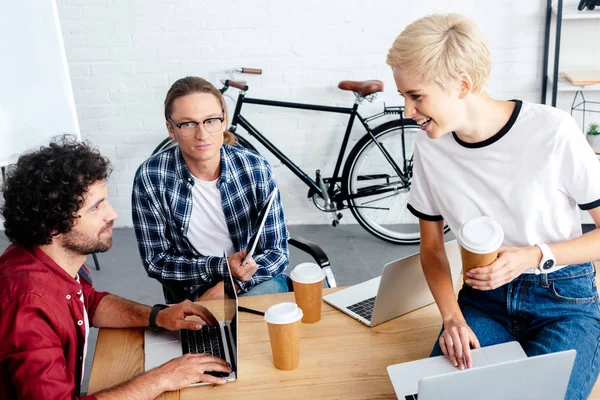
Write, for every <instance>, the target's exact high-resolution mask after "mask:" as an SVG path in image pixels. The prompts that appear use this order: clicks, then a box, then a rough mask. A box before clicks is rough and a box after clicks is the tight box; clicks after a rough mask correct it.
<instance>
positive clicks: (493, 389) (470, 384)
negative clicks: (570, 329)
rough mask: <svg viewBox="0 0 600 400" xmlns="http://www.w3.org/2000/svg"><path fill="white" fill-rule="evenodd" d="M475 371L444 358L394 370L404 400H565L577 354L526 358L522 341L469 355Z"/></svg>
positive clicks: (392, 374)
mask: <svg viewBox="0 0 600 400" xmlns="http://www.w3.org/2000/svg"><path fill="white" fill-rule="evenodd" d="M471 354H472V357H473V367H472V368H470V369H465V370H462V371H461V370H458V369H457V368H455V367H453V366H452V365H451V364H450V362H449V361H448V360H447V359H446V358H445V357H444V356H439V357H431V358H426V359H423V360H417V361H411V362H406V363H402V364H396V365H390V366H389V367H388V368H387V370H388V374H389V376H390V380H391V381H392V385H393V386H394V391H395V392H396V395H397V396H398V398H399V399H402V400H417V399H418V400H434V399H435V400H438V399H461V400H479V399H482V398H485V399H486V400H487V399H490V400H529V399H531V400H534V399H545V400H558V399H560V400H563V399H564V398H565V394H566V392H567V386H568V384H569V379H570V377H571V370H572V369H573V362H574V361H575V355H576V352H575V350H568V351H562V352H558V353H551V354H545V355H541V356H535V357H529V358H528V357H527V355H526V354H525V352H524V351H523V349H522V348H521V345H520V344H519V343H518V342H509V343H503V344H499V345H494V346H488V347H483V348H481V349H477V350H471Z"/></svg>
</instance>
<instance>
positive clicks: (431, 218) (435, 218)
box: [406, 204, 444, 221]
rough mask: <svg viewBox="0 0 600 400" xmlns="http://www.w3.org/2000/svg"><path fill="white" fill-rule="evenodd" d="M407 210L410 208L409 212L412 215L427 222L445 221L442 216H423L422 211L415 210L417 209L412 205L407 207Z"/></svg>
mask: <svg viewBox="0 0 600 400" xmlns="http://www.w3.org/2000/svg"><path fill="white" fill-rule="evenodd" d="M406 208H408V211H410V212H411V213H412V215H414V216H415V217H417V218H419V219H422V220H425V221H443V220H444V217H442V216H441V215H428V214H423V213H422V212H420V211H417V210H415V208H414V207H413V206H411V205H410V204H407V205H406Z"/></svg>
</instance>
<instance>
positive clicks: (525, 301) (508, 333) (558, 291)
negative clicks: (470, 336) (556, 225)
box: [431, 263, 600, 400]
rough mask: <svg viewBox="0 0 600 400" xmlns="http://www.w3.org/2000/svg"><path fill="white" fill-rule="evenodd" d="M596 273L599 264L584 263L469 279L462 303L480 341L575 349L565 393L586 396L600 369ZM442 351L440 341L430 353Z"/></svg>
mask: <svg viewBox="0 0 600 400" xmlns="http://www.w3.org/2000/svg"><path fill="white" fill-rule="evenodd" d="M595 278H596V269H595V267H594V266H593V264H592V263H585V264H576V265H569V266H568V267H565V268H562V269H560V270H558V271H556V272H553V273H551V274H542V275H530V274H523V275H521V276H519V277H518V278H516V279H515V280H514V281H512V282H510V283H508V284H506V285H504V286H502V287H499V288H497V289H494V290H488V291H481V290H477V289H473V288H471V287H470V286H468V285H466V284H465V285H463V287H462V289H461V291H460V292H459V294H458V304H459V306H460V309H461V310H462V313H463V315H464V317H465V320H466V321H467V324H468V325H469V327H470V328H471V329H472V330H473V332H474V333H475V336H477V338H478V339H479V343H480V344H481V346H489V345H493V344H499V343H505V342H509V341H513V340H516V341H518V342H519V343H520V344H521V346H523V349H524V350H525V353H527V356H535V355H540V354H546V353H553V352H557V351H563V350H570V349H575V350H576V351H577V357H576V358H575V364H574V366H573V372H572V373H571V379H570V381H569V387H568V389H567V396H566V399H568V400H579V399H587V398H588V396H589V394H590V392H591V391H592V388H593V386H594V384H595V383H596V379H597V378H598V373H599V372H600V354H599V353H600V303H599V301H598V290H597V289H596V279H595ZM442 331H443V328H442ZM441 354H442V351H441V349H440V346H439V342H436V344H435V346H434V348H433V351H432V353H431V356H438V355H441Z"/></svg>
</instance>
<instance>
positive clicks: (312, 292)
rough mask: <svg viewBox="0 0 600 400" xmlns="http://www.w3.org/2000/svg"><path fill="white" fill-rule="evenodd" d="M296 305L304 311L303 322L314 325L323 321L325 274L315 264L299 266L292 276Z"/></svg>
mask: <svg viewBox="0 0 600 400" xmlns="http://www.w3.org/2000/svg"><path fill="white" fill-rule="evenodd" d="M290 277H291V278H292V282H293V284H294V296H295V297H296V303H297V304H298V306H299V307H300V308H301V309H302V313H303V314H304V317H302V322H304V323H305V324H312V323H315V322H318V321H320V320H321V303H322V301H323V279H325V272H323V270H322V269H321V267H319V266H318V265H317V264H315V263H302V264H298V265H297V266H296V268H294V269H293V271H292V273H291V274H290Z"/></svg>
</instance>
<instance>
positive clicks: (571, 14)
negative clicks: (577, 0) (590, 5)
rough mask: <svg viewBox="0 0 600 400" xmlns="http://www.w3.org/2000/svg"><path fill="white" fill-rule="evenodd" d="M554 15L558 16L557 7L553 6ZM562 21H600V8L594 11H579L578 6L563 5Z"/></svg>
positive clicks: (597, 7)
mask: <svg viewBox="0 0 600 400" xmlns="http://www.w3.org/2000/svg"><path fill="white" fill-rule="evenodd" d="M552 13H553V14H554V15H558V12H557V10H556V6H552ZM562 19H600V6H596V8H595V9H594V10H593V11H592V10H588V9H587V8H586V9H583V10H581V11H579V10H578V9H577V4H571V3H569V4H563V9H562Z"/></svg>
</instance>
